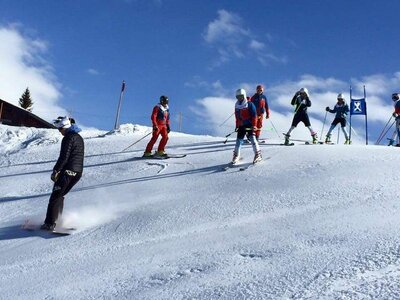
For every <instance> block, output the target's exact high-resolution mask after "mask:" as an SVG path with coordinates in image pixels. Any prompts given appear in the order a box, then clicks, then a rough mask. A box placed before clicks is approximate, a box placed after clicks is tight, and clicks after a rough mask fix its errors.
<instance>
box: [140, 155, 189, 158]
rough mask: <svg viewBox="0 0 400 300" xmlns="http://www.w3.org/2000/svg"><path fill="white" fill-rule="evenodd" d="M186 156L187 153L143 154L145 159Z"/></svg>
mask: <svg viewBox="0 0 400 300" xmlns="http://www.w3.org/2000/svg"><path fill="white" fill-rule="evenodd" d="M183 157H186V154H167V155H165V156H158V155H154V154H153V155H150V156H142V158H143V159H169V158H183Z"/></svg>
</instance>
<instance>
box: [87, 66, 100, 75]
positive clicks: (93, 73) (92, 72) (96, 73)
mask: <svg viewBox="0 0 400 300" xmlns="http://www.w3.org/2000/svg"><path fill="white" fill-rule="evenodd" d="M87 72H88V73H89V74H90V75H95V76H96V75H100V74H101V73H100V72H99V71H97V70H96V69H92V68H89V69H87Z"/></svg>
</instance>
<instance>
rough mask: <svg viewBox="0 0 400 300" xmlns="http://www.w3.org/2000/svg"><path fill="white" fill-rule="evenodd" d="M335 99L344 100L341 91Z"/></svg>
mask: <svg viewBox="0 0 400 300" xmlns="http://www.w3.org/2000/svg"><path fill="white" fill-rule="evenodd" d="M337 99H338V100H343V101H344V100H345V99H344V96H343V94H342V93H340V94H338V95H337Z"/></svg>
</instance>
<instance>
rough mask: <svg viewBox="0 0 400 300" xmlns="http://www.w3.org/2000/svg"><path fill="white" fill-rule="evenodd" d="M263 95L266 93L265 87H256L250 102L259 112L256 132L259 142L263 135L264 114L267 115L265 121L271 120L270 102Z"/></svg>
mask: <svg viewBox="0 0 400 300" xmlns="http://www.w3.org/2000/svg"><path fill="white" fill-rule="evenodd" d="M263 93H264V87H263V86H262V85H261V84H259V85H257V87H256V93H255V94H254V95H253V96H252V97H251V99H250V101H251V102H252V103H253V104H254V105H255V107H256V110H257V131H256V139H257V141H258V139H259V137H260V135H261V128H262V123H263V116H264V113H265V119H268V118H269V107H268V100H267V97H266V96H265V95H264V94H263Z"/></svg>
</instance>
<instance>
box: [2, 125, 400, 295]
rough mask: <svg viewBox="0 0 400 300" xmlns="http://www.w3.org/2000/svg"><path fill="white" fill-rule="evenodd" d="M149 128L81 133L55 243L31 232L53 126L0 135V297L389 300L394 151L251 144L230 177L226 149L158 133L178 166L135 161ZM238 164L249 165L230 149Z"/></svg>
mask: <svg viewBox="0 0 400 300" xmlns="http://www.w3.org/2000/svg"><path fill="white" fill-rule="evenodd" d="M148 130H150V129H149V128H146V127H141V126H134V125H124V126H123V128H122V132H121V133H119V134H113V135H105V136H104V137H98V136H99V135H101V134H103V132H99V131H97V130H88V131H84V132H83V133H82V136H84V137H85V143H86V157H85V170H84V175H83V177H82V180H81V181H80V182H79V183H78V184H77V186H76V187H75V188H74V189H73V191H72V192H71V193H70V194H69V195H67V197H66V200H65V208H64V222H65V224H66V225H68V226H76V227H77V228H78V230H77V231H76V232H75V233H74V234H73V235H70V236H67V237H56V236H52V235H49V234H46V233H43V232H40V231H35V232H29V231H24V230H21V229H20V226H21V224H22V223H23V222H24V220H26V219H29V220H31V221H32V222H35V223H41V222H43V219H44V215H45V212H46V208H47V202H48V198H49V195H50V192H51V189H52V183H51V181H50V174H51V170H52V168H53V165H54V163H55V161H56V159H57V157H58V154H59V148H60V142H61V138H62V136H61V135H60V134H59V133H58V131H57V130H46V129H42V130H38V129H30V128H13V127H7V126H4V125H0V182H1V185H0V295H1V296H0V298H1V299H305V298H308V299H333V298H339V299H366V298H368V299H398V298H400V231H399V228H400V218H399V208H400V203H399V200H398V197H397V193H398V178H397V175H398V174H397V172H398V169H399V167H400V158H399V151H400V150H399V149H398V148H392V147H384V146H365V145H351V146H345V145H304V144H300V143H299V144H297V145H295V146H293V147H282V146H278V145H277V144H279V143H280V142H281V141H277V140H268V141H267V143H266V144H263V145H261V147H262V153H263V157H264V158H265V160H264V161H263V162H262V163H260V164H259V165H256V166H254V167H250V168H249V169H247V170H245V171H239V169H238V168H230V169H228V170H227V171H222V168H223V166H225V165H226V163H227V162H229V161H230V159H231V156H232V150H233V141H230V142H228V143H227V144H223V143H222V141H223V140H224V138H217V137H209V136H193V135H185V134H179V133H172V134H171V135H170V141H169V144H168V148H167V150H168V152H170V153H185V154H187V156H186V157H185V158H180V159H174V158H172V159H168V160H143V159H141V158H140V156H141V155H142V153H143V149H144V147H145V145H146V143H147V142H148V139H144V140H143V141H141V142H140V143H138V144H136V145H135V146H133V147H132V148H130V149H129V150H127V151H125V152H121V150H122V149H124V148H125V147H127V146H128V145H129V144H131V143H133V142H134V141H135V140H138V139H139V138H140V137H142V136H143V135H144V134H145V133H146V132H147V131H148ZM243 156H244V159H243V162H242V164H243V165H246V164H248V163H249V162H250V161H251V158H252V156H253V154H252V150H251V147H250V146H248V145H246V146H244V150H243Z"/></svg>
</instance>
